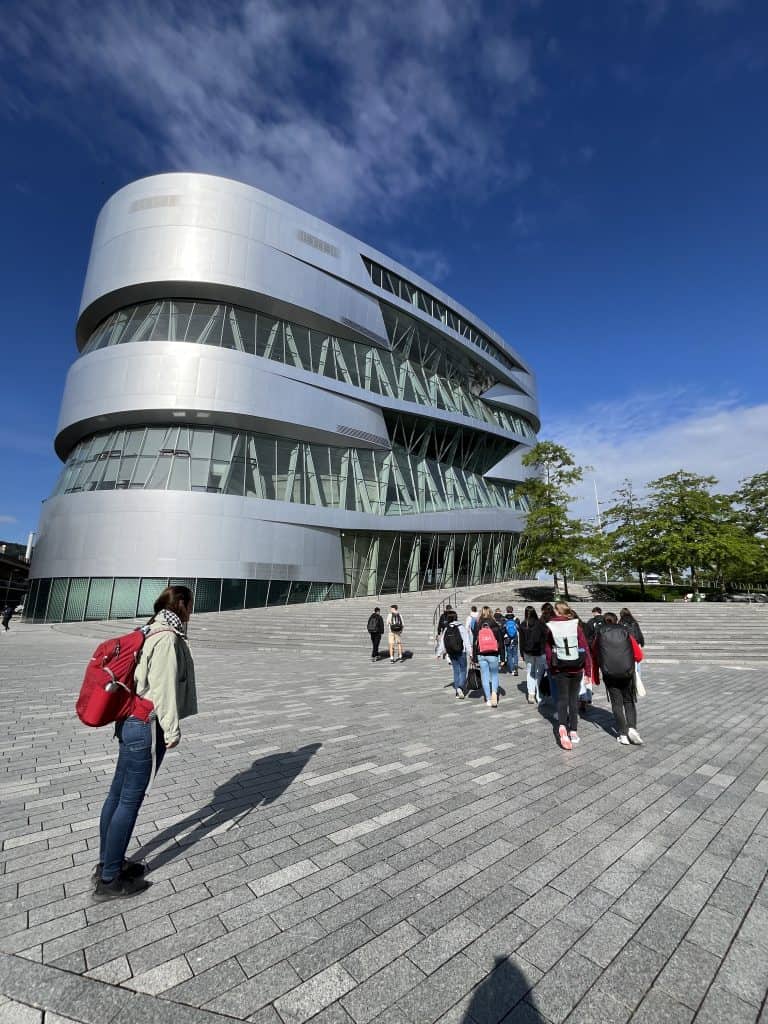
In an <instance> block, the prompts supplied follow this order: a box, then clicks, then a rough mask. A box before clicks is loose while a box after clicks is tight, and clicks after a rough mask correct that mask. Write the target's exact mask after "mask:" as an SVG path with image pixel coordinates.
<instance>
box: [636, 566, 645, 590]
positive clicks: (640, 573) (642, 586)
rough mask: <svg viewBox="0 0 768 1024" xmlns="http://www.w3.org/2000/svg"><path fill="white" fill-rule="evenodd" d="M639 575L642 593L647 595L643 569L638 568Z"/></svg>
mask: <svg viewBox="0 0 768 1024" xmlns="http://www.w3.org/2000/svg"><path fill="white" fill-rule="evenodd" d="M637 575H638V578H639V580H640V593H641V594H642V595H643V596H645V574H644V573H643V570H642V569H638V570H637Z"/></svg>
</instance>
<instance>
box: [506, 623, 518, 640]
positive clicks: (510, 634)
mask: <svg viewBox="0 0 768 1024" xmlns="http://www.w3.org/2000/svg"><path fill="white" fill-rule="evenodd" d="M507 643H508V644H513V643H517V623H516V622H515V620H514V619H507Z"/></svg>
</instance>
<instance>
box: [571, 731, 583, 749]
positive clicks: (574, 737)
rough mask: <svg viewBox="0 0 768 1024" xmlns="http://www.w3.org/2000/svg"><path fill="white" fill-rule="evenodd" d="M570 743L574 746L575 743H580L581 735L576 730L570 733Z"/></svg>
mask: <svg viewBox="0 0 768 1024" xmlns="http://www.w3.org/2000/svg"><path fill="white" fill-rule="evenodd" d="M571 743H572V744H573V745H574V747H575V746H576V744H577V743H581V737H580V736H579V734H578V733H577V732H572V733H571Z"/></svg>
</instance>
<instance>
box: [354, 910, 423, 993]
mask: <svg viewBox="0 0 768 1024" xmlns="http://www.w3.org/2000/svg"><path fill="white" fill-rule="evenodd" d="M421 939H422V935H421V933H420V932H419V931H417V930H416V929H415V928H414V927H412V926H411V925H410V924H408V922H406V921H401V923H400V924H397V925H394V926H393V927H392V928H390V929H388V930H387V931H386V932H383V933H382V934H381V935H377V936H376V937H375V938H372V939H371V940H370V941H369V942H366V943H365V944H363V945H360V946H359V947H358V948H357V949H356V950H355V951H354V952H353V953H350V954H349V956H346V957H345V958H344V959H343V960H342V967H344V969H345V970H346V971H347V972H348V973H349V974H351V975H352V977H353V978H355V979H356V980H357V981H358V982H361V981H365V979H366V978H370V976H371V975H372V974H375V973H376V972H377V971H379V970H381V968H382V967H385V966H386V965H387V964H389V963H391V962H392V961H393V960H395V959H396V958H397V957H399V956H401V955H402V954H403V953H405V952H407V951H408V950H409V949H411V948H412V947H413V946H415V945H416V944H417V943H418V942H420V941H421Z"/></svg>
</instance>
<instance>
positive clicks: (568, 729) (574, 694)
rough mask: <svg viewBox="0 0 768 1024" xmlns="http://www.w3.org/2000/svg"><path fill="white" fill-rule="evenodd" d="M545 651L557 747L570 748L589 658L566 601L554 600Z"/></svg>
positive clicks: (589, 667)
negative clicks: (554, 706)
mask: <svg viewBox="0 0 768 1024" xmlns="http://www.w3.org/2000/svg"><path fill="white" fill-rule="evenodd" d="M545 653H546V656H547V665H548V666H549V672H550V676H551V678H552V681H553V682H554V683H555V685H556V687H557V717H558V722H559V723H560V725H559V729H558V733H559V739H560V746H561V747H562V748H563V750H571V749H572V747H574V746H576V744H577V743H579V732H578V729H579V691H580V689H581V680H582V676H583V675H584V672H585V671H586V672H587V674H588V675H589V674H590V673H591V671H592V659H591V658H590V654H589V645H588V644H587V637H586V635H585V633H584V630H583V629H582V626H581V622H579V617H578V615H577V614H576V612H575V611H574V610H573V609H572V608H571V606H570V605H569V604H568V603H567V602H566V601H556V602H555V614H554V615H553V616H552V617H551V618H550V619H549V620H548V622H547V639H546V644H545Z"/></svg>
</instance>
